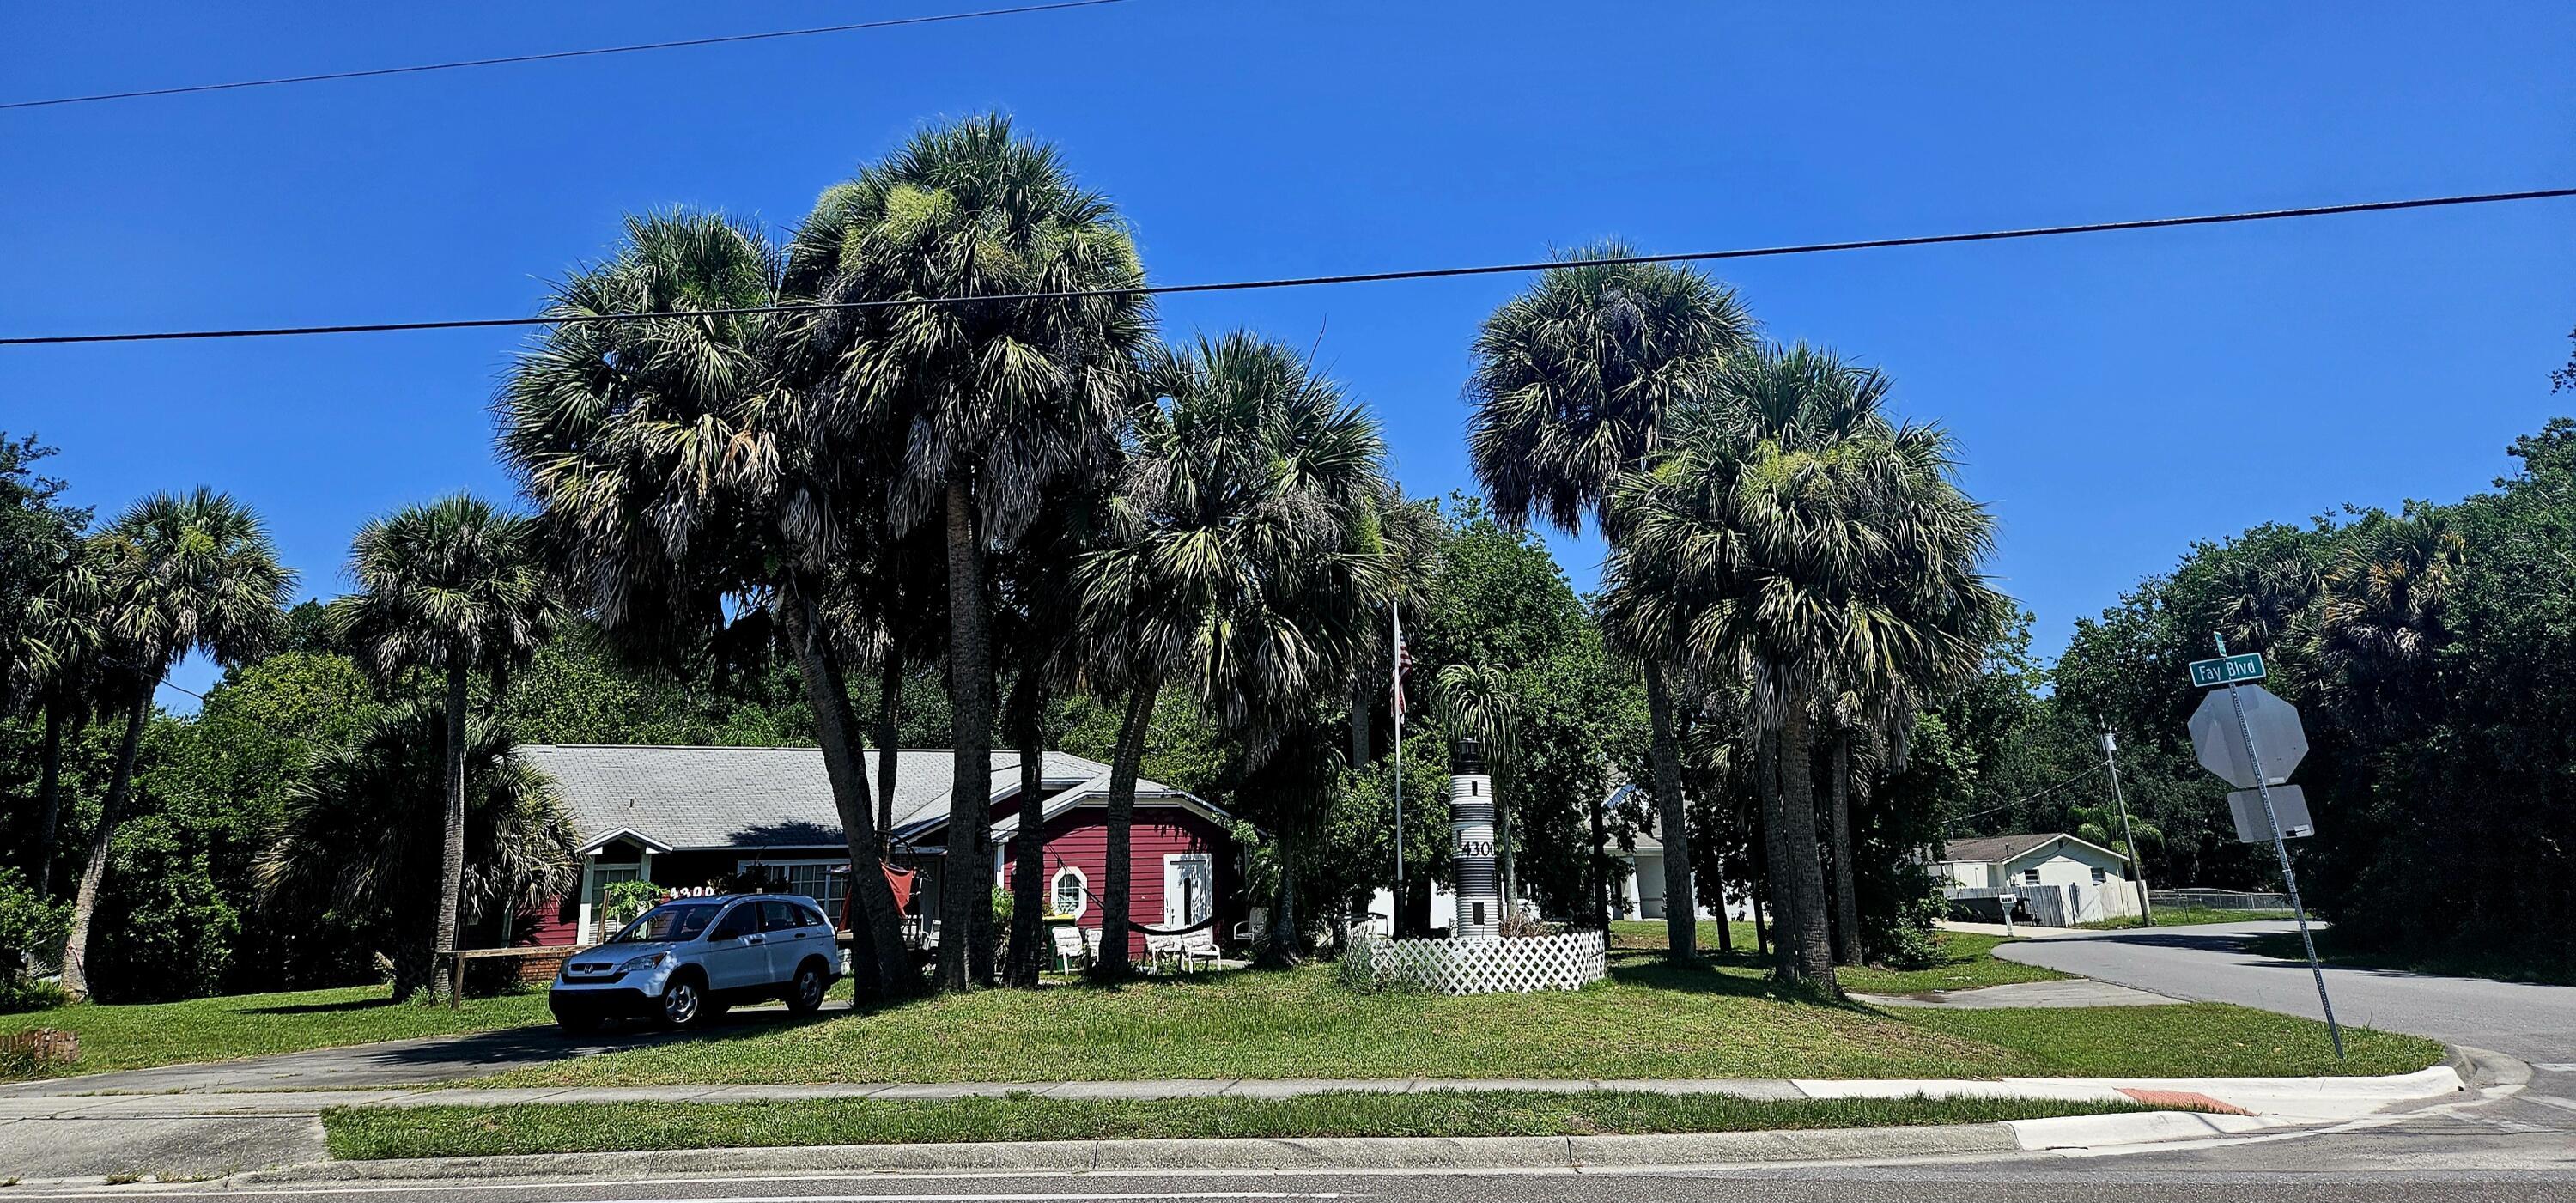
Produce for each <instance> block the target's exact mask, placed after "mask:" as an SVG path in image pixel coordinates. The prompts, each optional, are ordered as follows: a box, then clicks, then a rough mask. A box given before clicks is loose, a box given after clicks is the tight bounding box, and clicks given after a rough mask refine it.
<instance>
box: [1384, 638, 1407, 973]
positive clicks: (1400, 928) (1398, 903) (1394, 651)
mask: <svg viewBox="0 0 2576 1203" xmlns="http://www.w3.org/2000/svg"><path fill="white" fill-rule="evenodd" d="M1386 613H1387V620H1388V622H1389V623H1390V624H1391V625H1392V629H1393V631H1394V635H1395V646H1393V647H1391V648H1389V649H1388V658H1389V659H1390V660H1393V661H1394V667H1393V668H1392V669H1391V670H1390V674H1389V680H1390V681H1391V682H1392V683H1393V694H1392V697H1393V701H1392V704H1391V705H1389V706H1388V709H1389V710H1391V711H1392V712H1393V715H1392V717H1393V718H1394V719H1395V905H1394V906H1393V907H1391V908H1389V909H1390V911H1391V912H1392V913H1391V914H1389V915H1388V916H1387V924H1386V926H1387V931H1388V932H1389V933H1391V934H1394V935H1399V936H1400V935H1403V934H1404V611H1403V610H1402V608H1400V607H1399V606H1397V605H1396V604H1395V603H1392V602H1390V603H1388V604H1387V607H1386Z"/></svg>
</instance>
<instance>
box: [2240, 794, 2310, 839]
mask: <svg viewBox="0 0 2576 1203" xmlns="http://www.w3.org/2000/svg"><path fill="white" fill-rule="evenodd" d="M2227 809H2228V810H2229V811H2231V812H2233V813H2234V814H2235V816H2236V842H2237V843H2240V844H2268V843H2271V842H2272V829H2271V827H2269V826H2267V825H2266V824H2265V823H2264V822H2263V795H2262V794H2261V793H2259V792H2257V791H2255V790H2250V789H2240V790H2236V791H2234V792H2232V793H2230V794H2228V795H2227ZM2272 817H2273V818H2275V819H2278V820H2280V821H2281V838H2282V839H2285V840H2295V839H2298V838H2299V837H2301V836H2309V835H2315V834H2316V833H2317V824H2316V821H2315V820H2314V819H2311V818H2309V817H2308V793H2307V791H2306V790H2303V789H2300V788H2299V787H2298V786H2295V785H2276V786H2273V787H2272Z"/></svg>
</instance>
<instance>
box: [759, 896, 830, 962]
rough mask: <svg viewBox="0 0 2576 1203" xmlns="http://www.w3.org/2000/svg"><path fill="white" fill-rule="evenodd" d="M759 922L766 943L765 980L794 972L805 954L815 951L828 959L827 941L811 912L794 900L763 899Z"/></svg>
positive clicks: (823, 931)
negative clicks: (767, 972) (767, 963)
mask: <svg viewBox="0 0 2576 1203" xmlns="http://www.w3.org/2000/svg"><path fill="white" fill-rule="evenodd" d="M760 926H761V930H762V932H763V934H764V935H765V936H766V937H767V938H768V941H769V944H768V948H769V980H770V981H773V982H783V981H786V980H787V979H789V978H792V977H794V976H796V967H797V966H798V965H801V964H803V963H804V962H805V958H806V957H808V956H816V955H819V956H821V957H822V958H823V960H824V963H825V964H829V963H831V959H832V957H831V952H830V949H831V942H830V941H829V940H826V939H824V935H825V934H826V933H827V932H829V931H830V930H831V929H829V928H827V927H824V926H823V925H822V923H821V921H820V920H819V918H818V917H817V916H816V915H815V914H814V912H812V911H809V910H806V909H805V908H804V907H803V906H802V905H800V904H798V903H794V902H787V901H779V900H770V899H763V900H762V901H761V904H760Z"/></svg>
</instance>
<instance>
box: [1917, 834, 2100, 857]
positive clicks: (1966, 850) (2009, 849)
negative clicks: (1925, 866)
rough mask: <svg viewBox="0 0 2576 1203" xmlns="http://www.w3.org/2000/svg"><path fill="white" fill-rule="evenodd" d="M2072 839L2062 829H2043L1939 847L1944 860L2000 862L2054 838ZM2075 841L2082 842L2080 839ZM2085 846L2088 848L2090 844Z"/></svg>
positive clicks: (1950, 842)
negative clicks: (2025, 833)
mask: <svg viewBox="0 0 2576 1203" xmlns="http://www.w3.org/2000/svg"><path fill="white" fill-rule="evenodd" d="M2072 839H2075V837H2074V836H2071V835H2068V834H2066V833H2065V832H2062V831H2044V832H2038V833H2035V834H2031V835H1990V836H1986V837H1984V838H1982V839H1973V840H1945V841H1943V842H1942V844H1941V847H1942V848H1943V850H1945V851H1946V852H1948V853H1949V855H1948V856H1946V857H1944V858H1943V859H1945V860H1953V861H1998V862H2000V861H2008V860H2011V859H2013V858H2014V857H2017V856H2020V855H2021V854H2022V853H2025V852H2028V851H2031V850H2032V849H2034V848H2038V847H2040V846H2042V845H2045V844H2048V843H2051V842H2053V841H2056V840H2072ZM2076 842H2077V843H2083V841H2081V840H2077V841H2076ZM2085 846H2086V847H2088V848H2089V847H2091V846H2092V845H2090V844H2086V845H2085Z"/></svg>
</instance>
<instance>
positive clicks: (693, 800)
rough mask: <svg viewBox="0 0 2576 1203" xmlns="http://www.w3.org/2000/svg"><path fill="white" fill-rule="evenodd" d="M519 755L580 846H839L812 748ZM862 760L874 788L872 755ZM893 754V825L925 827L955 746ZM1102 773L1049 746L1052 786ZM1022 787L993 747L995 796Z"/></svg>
mask: <svg viewBox="0 0 2576 1203" xmlns="http://www.w3.org/2000/svg"><path fill="white" fill-rule="evenodd" d="M519 751H520V753H521V754H522V755H524V756H526V757H527V758H528V761H529V762H530V763H531V764H534V765H535V766H536V767H537V768H539V769H541V770H543V771H544V772H545V774H546V775H547V776H548V777H550V778H552V779H553V780H554V783H555V787H556V789H557V791H558V792H559V793H560V794H561V795H562V797H563V800H564V805H565V806H566V807H567V808H568V809H569V810H571V812H572V816H573V823H574V826H575V828H576V829H577V831H578V832H579V835H580V839H581V841H582V842H583V843H585V844H587V843H590V842H591V841H594V840H597V839H599V838H600V837H602V836H605V835H608V834H610V833H612V832H615V831H619V830H621V829H622V830H629V831H633V832H634V833H636V834H637V835H640V836H643V837H644V838H646V839H648V840H651V841H653V842H654V843H656V844H660V845H662V846H663V847H666V848H673V849H686V848H826V847H834V846H837V845H839V844H841V843H843V842H844V841H843V839H842V835H841V820H840V815H839V813H838V812H837V811H836V810H835V809H834V807H833V805H832V783H831V779H830V778H829V777H827V776H826V775H825V774H824V771H823V753H822V751H821V749H818V748H712V747H710V748H690V747H653V746H629V745H606V744H525V745H522V746H521V747H520V748H519ZM861 756H862V758H863V760H864V761H865V763H866V764H867V766H868V785H869V788H870V790H871V791H873V790H874V789H875V786H876V782H877V756H878V753H876V752H874V751H870V752H864V753H861ZM895 756H896V757H897V759H896V761H895V796H894V821H895V829H896V830H897V831H904V830H905V829H906V828H907V827H910V828H913V829H914V831H913V832H912V834H915V835H921V834H928V833H929V832H930V831H931V829H934V828H936V827H938V826H939V825H941V824H942V823H944V822H945V821H946V819H947V816H948V795H949V792H950V786H951V785H952V784H953V780H954V772H955V767H954V761H953V758H952V756H951V753H950V752H949V750H948V749H946V748H904V749H900V750H898V751H897V752H895ZM1107 771H1109V766H1107V765H1104V764H1101V763H1100V762H1099V761H1096V760H1089V759H1085V758H1084V757H1080V756H1075V755H1073V754H1071V753H1068V752H1048V753H1047V754H1046V767H1045V769H1044V770H1043V779H1044V780H1045V782H1046V784H1047V786H1048V788H1050V789H1060V788H1064V787H1068V786H1073V785H1078V784H1080V783H1082V782H1084V781H1088V780H1090V779H1092V778H1094V777H1097V776H1099V775H1100V774H1102V773H1105V772H1107ZM1019 786H1020V763H1019V757H1018V756H1017V755H1016V754H1014V753H1012V752H1008V751H1003V750H999V749H996V750H995V751H994V753H993V796H994V797H995V798H996V799H1000V798H1006V797H1009V796H1011V795H1012V794H1014V793H1016V792H1017V791H1018V790H1019ZM1137 790H1138V792H1140V793H1142V792H1147V791H1152V792H1158V793H1159V792H1164V787H1163V786H1160V785H1157V784H1155V783H1153V782H1148V781H1139V782H1137ZM931 838H932V839H933V840H935V839H936V836H935V835H932V837H931Z"/></svg>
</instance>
